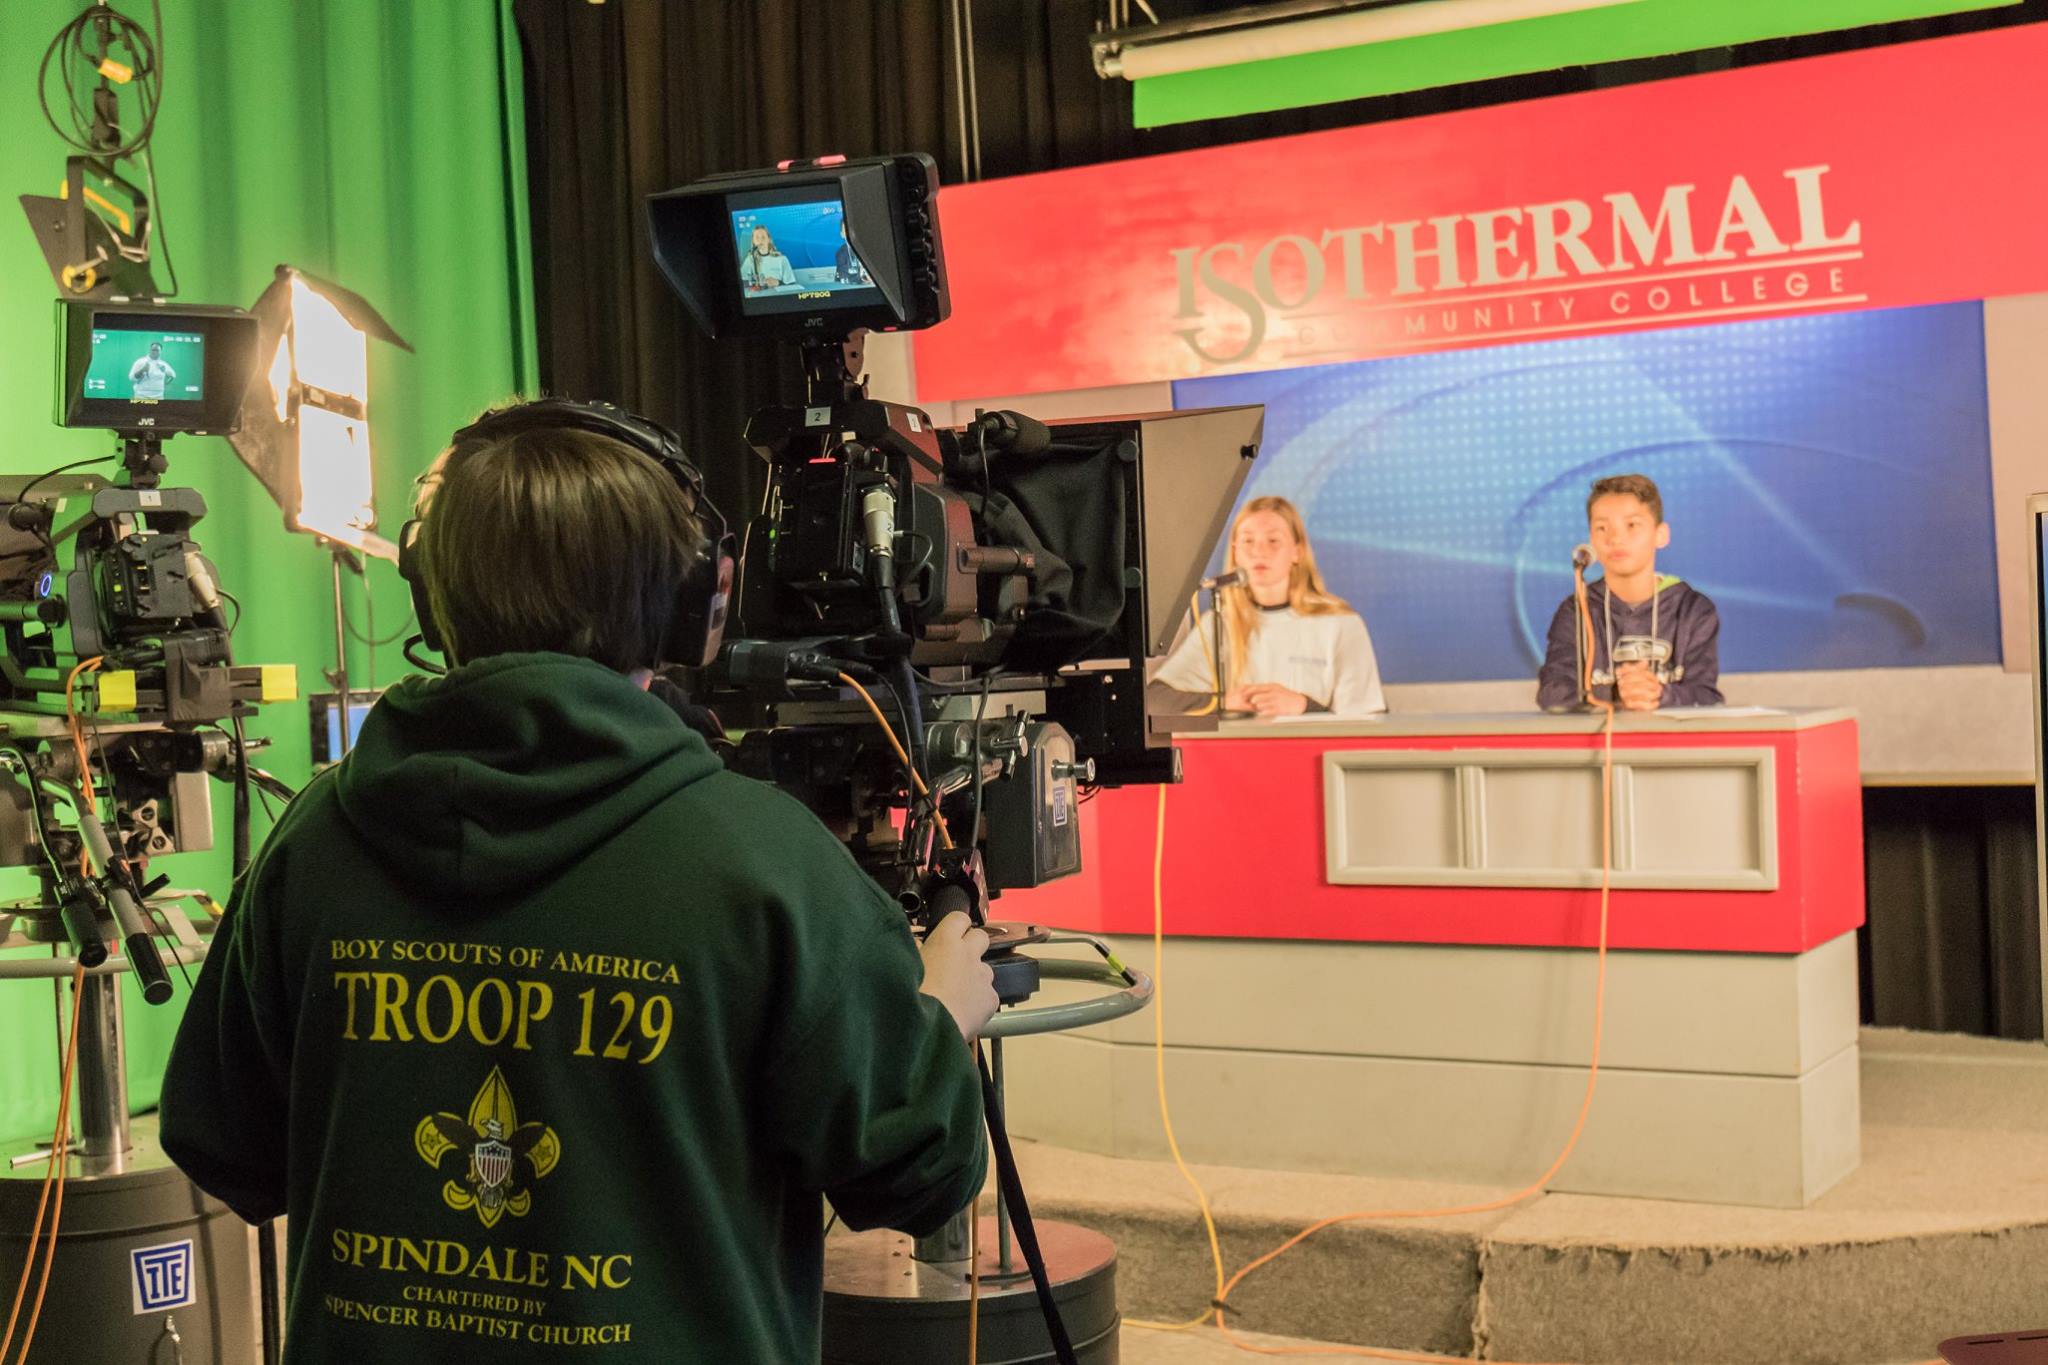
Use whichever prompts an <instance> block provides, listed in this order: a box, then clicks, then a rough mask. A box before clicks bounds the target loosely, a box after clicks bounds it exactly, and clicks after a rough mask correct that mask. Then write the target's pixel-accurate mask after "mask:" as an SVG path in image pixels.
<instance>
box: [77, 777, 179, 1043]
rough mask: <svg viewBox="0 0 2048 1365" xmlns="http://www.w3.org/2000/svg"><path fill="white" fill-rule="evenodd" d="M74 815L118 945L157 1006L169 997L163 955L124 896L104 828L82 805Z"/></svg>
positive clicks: (145, 922)
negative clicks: (101, 883) (99, 875)
mask: <svg viewBox="0 0 2048 1365" xmlns="http://www.w3.org/2000/svg"><path fill="white" fill-rule="evenodd" d="M78 813H79V821H78V832H79V834H81V835H82V836H84V838H85V846H86V848H87V849H89V850H90V851H91V852H92V860H93V862H94V864H95V865H97V866H98V867H99V869H100V870H101V871H102V872H103V873H104V874H105V875H106V882H105V885H106V892H107V900H108V902H109V903H110V904H111V905H112V906H113V908H114V923H115V924H116V925H118V926H119V927H120V930H121V942H122V944H123V945H124V946H125V947H126V948H127V951H128V961H129V964H130V965H131V966H132V967H134V969H135V979H136V981H137V982H139V983H140V984H141V986H142V998H143V999H144V1000H146V1001H148V1002H149V1003H150V1004H152V1005H161V1004H163V1003H164V1002H165V1001H166V1000H169V999H170V998H171V974H170V973H169V972H167V971H165V970H164V959H163V954H162V953H159V952H158V951H157V947H156V939H155V937H154V936H153V935H152V934H151V933H150V930H149V921H148V920H146V919H144V918H143V917H142V911H141V910H139V909H137V908H136V905H135V898H134V897H133V896H131V895H129V894H128V887H127V885H126V884H125V883H124V882H123V881H122V878H121V874H120V873H119V872H118V871H117V870H116V869H115V867H114V850H113V847H112V846H111V845H110V844H109V843H108V842H107V831H106V827H105V826H104V825H102V824H100V822H99V818H98V817H97V816H96V815H94V814H93V813H92V812H91V810H90V808H89V807H87V806H86V805H84V804H83V803H81V804H80V805H79V807H78Z"/></svg>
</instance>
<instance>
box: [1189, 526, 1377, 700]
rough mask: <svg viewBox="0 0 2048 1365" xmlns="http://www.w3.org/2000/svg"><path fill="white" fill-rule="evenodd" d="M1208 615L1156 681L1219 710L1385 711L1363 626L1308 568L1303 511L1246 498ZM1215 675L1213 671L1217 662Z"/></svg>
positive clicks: (1312, 565)
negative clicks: (1219, 633)
mask: <svg viewBox="0 0 2048 1365" xmlns="http://www.w3.org/2000/svg"><path fill="white" fill-rule="evenodd" d="M1223 568H1224V574H1225V576H1226V577H1228V576H1229V575H1231V574H1235V575H1237V581H1236V582H1235V583H1234V584H1233V585H1232V586H1230V587H1226V588H1221V589H1219V590H1218V592H1217V599H1218V603H1219V605H1220V607H1221V610H1222V615H1223V640H1222V649H1221V650H1220V651H1219V650H1218V648H1217V641H1216V634H1215V632H1216V622H1215V619H1214V618H1215V613H1214V612H1203V613H1202V617H1201V620H1200V621H1199V622H1197V623H1196V629H1194V630H1192V631H1189V632H1188V634H1187V636H1186V638H1184V639H1183V640H1182V641H1181V643H1180V646H1179V647H1178V648H1177V649H1175V650H1174V651H1173V653H1172V654H1170V655H1168V656H1167V659H1166V662H1165V663H1163V664H1161V665H1160V667H1159V671H1158V673H1157V674H1156V675H1154V677H1153V682H1154V684H1155V685H1159V686H1164V687H1166V688H1170V689H1172V690H1173V691H1175V692H1179V693H1183V694H1188V695H1189V696H1190V697H1191V698H1194V699H1199V698H1203V697H1217V698H1219V699H1220V702H1221V708H1222V710H1223V711H1224V712H1225V713H1229V712H1238V713H1241V714H1249V715H1257V716H1269V717H1270V716H1298V715H1302V714H1304V713H1307V712H1312V711H1315V712H1329V713H1331V714H1334V715H1341V716H1359V715H1371V714H1374V713H1376V712H1380V711H1384V710H1386V709H1387V703H1386V698H1385V696H1384V695H1383V694H1382V692H1381V689H1380V672H1379V663H1378V661H1377V660H1376V659H1375V658H1374V657H1373V652H1372V638H1371V637H1370V636H1369V635H1367V634H1366V629H1365V622H1364V620H1363V619H1362V618H1360V616H1359V615H1358V613H1357V612H1355V611H1353V610H1352V609H1351V607H1350V605H1349V604H1347V603H1346V602H1345V601H1344V599H1343V598H1341V597H1338V596H1337V595H1336V594H1335V593H1332V592H1331V591H1330V589H1329V587H1328V586H1327V585H1326V584H1325V583H1324V582H1323V575H1322V572H1321V570H1319V569H1318V568H1317V567H1316V557H1315V551H1314V550H1313V549H1311V548H1310V546H1309V540H1308V529H1307V527H1305V526H1304V525H1303V524H1302V520H1301V513H1300V512H1298V511H1296V510H1295V507H1294V504H1293V503H1291V502H1289V501H1288V500H1287V499H1285V498H1277V497H1259V498H1253V499H1252V500H1251V501H1249V502H1247V503H1246V504H1245V505H1244V506H1243V507H1242V508H1241V509H1239V511H1238V514H1237V518H1236V520H1235V521H1233V522H1232V523H1231V528H1230V541H1229V544H1228V546H1227V548H1226V550H1225V557H1224V563H1223ZM1219 652H1220V653H1221V654H1222V656H1223V660H1222V662H1223V671H1222V675H1221V676H1220V677H1218V676H1217V674H1216V656H1217V654H1218V653H1219Z"/></svg>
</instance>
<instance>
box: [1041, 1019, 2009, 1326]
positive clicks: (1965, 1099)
mask: <svg viewBox="0 0 2048 1365" xmlns="http://www.w3.org/2000/svg"><path fill="white" fill-rule="evenodd" d="M1862 1069H1863V1076H1862V1093H1863V1119H1864V1124H1863V1161H1862V1165H1861V1167H1860V1168H1859V1169H1858V1170H1857V1171H1856V1172H1855V1173H1854V1174H1853V1175H1851V1176H1850V1177H1849V1178H1848V1179H1847V1180H1845V1181H1843V1182H1842V1183H1841V1184H1840V1185H1838V1186H1836V1187H1835V1188H1834V1189H1832V1190H1830V1191H1829V1192H1828V1193H1827V1194H1826V1195H1824V1196H1822V1197H1821V1198H1820V1199H1819V1200H1818V1201H1816V1202H1815V1203H1814V1204H1813V1205H1812V1206H1811V1207H1809V1208H1806V1209H1803V1210H1783V1209H1757V1208H1743V1207H1735V1206H1728V1205H1710V1204H1682V1203H1672V1202H1664V1201H1656V1200H1637V1199H1612V1198H1601V1197H1595V1196H1586V1195H1548V1196H1542V1197H1539V1198H1536V1199H1533V1200H1530V1201H1528V1202H1526V1203H1524V1204H1522V1205H1519V1206H1517V1207H1516V1208H1514V1209H1511V1210H1507V1211H1503V1212H1496V1213H1490V1214H1486V1215H1479V1216H1469V1217H1464V1218H1455V1219H1445V1220H1437V1221H1417V1222H1382V1223H1364V1222H1358V1223H1347V1224H1342V1225H1339V1226H1337V1227H1334V1228H1332V1229H1330V1230H1329V1231H1327V1232H1324V1233H1321V1234H1319V1235H1318V1236H1316V1237H1314V1238H1312V1239H1310V1240H1309V1241H1308V1242H1306V1243H1304V1244H1303V1245H1302V1246H1300V1247H1299V1248H1297V1249H1296V1250H1294V1251H1292V1252H1290V1253H1289V1254H1288V1255H1286V1256H1284V1257H1282V1258H1281V1259H1280V1260H1278V1261H1276V1262H1274V1263H1273V1264H1272V1265H1270V1266H1268V1267H1266V1268H1265V1269H1263V1270H1261V1271H1259V1272H1258V1273H1257V1274H1255V1275H1254V1276H1252V1277H1251V1278H1249V1279H1247V1280H1246V1281H1245V1283H1244V1285H1243V1286H1242V1287H1241V1288H1240V1289H1238V1290H1237V1291H1235V1292H1234V1293H1233V1294H1232V1296H1231V1299H1232V1302H1233V1303H1235V1304H1236V1305H1238V1307H1239V1310H1240V1311H1239V1314H1238V1316H1237V1317H1235V1318H1234V1319H1233V1326H1235V1327H1237V1328H1239V1330H1241V1331H1242V1332H1244V1333H1245V1334H1247V1335H1248V1336H1250V1337H1251V1339H1253V1340H1256V1341H1263V1342H1266V1343H1267V1344H1282V1343H1279V1342H1277V1341H1275V1339H1274V1338H1272V1337H1261V1336H1259V1335H1258V1334H1260V1333H1272V1334H1278V1335H1279V1336H1282V1337H1285V1338H1287V1339H1288V1341H1287V1342H1286V1343H1284V1344H1295V1345H1307V1344H1311V1343H1314V1342H1328V1343H1342V1344H1356V1345H1370V1346H1376V1347H1383V1348H1390V1349H1392V1350H1395V1351H1428V1352H1440V1353H1443V1354H1446V1355H1450V1356H1455V1357H1466V1358H1478V1359H1484V1360H1497V1361H1522V1362H1585V1363H1586V1365H1593V1363H1594V1362H1602V1363H1605V1362H1615V1363H1616V1365H1703V1363H1704V1362H1715V1363H1716V1365H1737V1363H1744V1365H1746V1363H1748V1362H1755V1363H1756V1365H1789V1363H1790V1362H1812V1363H1814V1365H1822V1363H1823V1362H1825V1363H1829V1365H1896V1363H1900V1362H1917V1361H1926V1360H1931V1359H1933V1358H1934V1357H1935V1354H1936V1351H1935V1347H1936V1344H1937V1343H1938V1342H1940V1341H1941V1340H1943V1339H1945V1338H1947V1337H1950V1336H1955V1335H1960V1334H1965V1333H1974V1332H1992V1331H2012V1330H2023V1329H2028V1328H2034V1327H2043V1326H2048V1049H2043V1048H2042V1047H2041V1046H2039V1045H2037V1044H2026V1043H2005V1042H1996V1041H1991V1040H1985V1039H1976V1038H1961V1037H1951V1036H1944V1035H1930V1034H1913V1033H1906V1032H1900V1031H1892V1030H1867V1031H1865V1033H1864V1034H1863V1038H1862ZM1475 1121H1478V1120H1477V1119H1475ZM1190 1155H1199V1154H1195V1153H1191V1154H1190ZM1546 1156H1547V1154H1544V1153H1531V1163H1532V1166H1535V1167H1537V1168H1538V1169H1540V1166H1541V1163H1542V1162H1543V1161H1544V1160H1545V1159H1546ZM1019 1158H1020V1163H1021V1165H1022V1166H1023V1170H1024V1175H1025V1179H1026V1181H1027V1183H1028V1185H1029V1187H1030V1188H1031V1189H1032V1190H1033V1191H1035V1193H1034V1196H1033V1203H1034V1205H1035V1206H1036V1207H1037V1208H1038V1209H1039V1210H1040V1212H1041V1215H1042V1216H1046V1217H1055V1218H1063V1219H1067V1220H1070V1221H1073V1222H1077V1223H1080V1224H1083V1225H1085V1226H1088V1227H1092V1228H1095V1229H1097V1230H1099V1231H1102V1232H1105V1233H1107V1234H1109V1235H1110V1236H1111V1237H1113V1238H1115V1239H1116V1241H1117V1244H1118V1246H1119V1248H1120V1256H1121V1260H1120V1265H1119V1283H1120V1299H1121V1305H1122V1310H1123V1313H1124V1315H1125V1317H1126V1319H1130V1318H1137V1317H1157V1318H1168V1319H1175V1320H1178V1319H1184V1318H1186V1317H1188V1316H1190V1315H1192V1314H1193V1313H1194V1312H1196V1311H1198V1310H1199V1307H1200V1305H1201V1304H1203V1303H1204V1302H1206V1301H1207V1299H1208V1298H1209V1296H1210V1294H1211V1292H1212V1291H1213V1284H1212V1280H1213V1271H1212V1270H1211V1268H1210V1264H1209V1258H1208V1256H1207V1248H1206V1245H1205V1239H1204V1238H1203V1236H1202V1234H1201V1229H1200V1223H1199V1219H1198V1217H1197V1215H1196V1213H1195V1206H1194V1201H1193V1198H1192V1196H1191V1194H1190V1193H1189V1192H1188V1190H1187V1187H1186V1186H1185V1184H1184V1183H1183V1182H1182V1181H1181V1179H1180V1177H1179V1175H1178V1174H1177V1173H1176V1172H1175V1170H1174V1169H1173V1167H1172V1166H1171V1165H1167V1164H1163V1163H1153V1162H1143V1161H1126V1160H1118V1159H1114V1158H1107V1157H1100V1156H1094V1155H1089V1154H1083V1153H1077V1152H1071V1151H1064V1150H1060V1149H1056V1148H1051V1147H1047V1146H1044V1145H1040V1144H1030V1145H1027V1146H1023V1147H1020V1150H1019ZM1730 1159H1731V1160H1735V1159H1740V1154H1739V1153H1731V1154H1730ZM1196 1169H1197V1172H1198V1174H1199V1175H1200V1176H1201V1178H1202V1180H1203V1183H1204V1185H1205V1186H1206V1188H1207V1189H1208V1192H1209V1195H1210V1198H1211V1201H1212V1203H1213V1206H1214V1208H1215V1211H1216V1215H1217V1219H1218V1224H1219V1230H1220V1233H1221V1237H1222V1241H1223V1253H1224V1259H1225V1262H1226V1266H1227V1269H1229V1270H1231V1271H1235V1270H1236V1269H1237V1268H1238V1267H1239V1266H1241V1265H1243V1264H1244V1263H1245V1262H1247V1261H1249V1260H1251V1259H1252V1258H1253V1257H1255V1256H1258V1255H1260V1254H1262V1253H1264V1252H1266V1251H1268V1250H1270V1249H1271V1248H1273V1247H1274V1246H1276V1245H1278V1244H1279V1243H1280V1242H1281V1241H1283V1240H1285V1239H1286V1238H1287V1237H1288V1236H1290V1235H1291V1234H1293V1233H1294V1232H1296V1231H1298V1230H1299V1229H1300V1228H1301V1227H1303V1226H1306V1225H1307V1224H1308V1223H1310V1222H1313V1221H1315V1220H1317V1219H1319V1218H1322V1217H1324V1216H1327V1215H1329V1214H1332V1213H1340V1212H1344V1211H1348V1210H1355V1209H1382V1208H1414V1207H1440V1206H1447V1205H1453V1204H1468V1203H1477V1202H1484V1201H1485V1200H1486V1199H1487V1198H1488V1197H1489V1196H1491V1197H1498V1195H1499V1194H1500V1193H1503V1192H1502V1191H1494V1190H1487V1189H1484V1188H1475V1187H1453V1186H1441V1185H1426V1184H1418V1183H1415V1182H1394V1181H1379V1180H1371V1179H1364V1178H1358V1177H1350V1176H1330V1175H1312V1174H1302V1173H1294V1172H1268V1171H1251V1170H1243V1169H1232V1168H1224V1167H1205V1166H1197V1167H1196ZM1533 1174H1534V1172H1533V1171H1532V1175H1533ZM1248 1358H1250V1357H1248V1356H1246V1355H1245V1354H1243V1353H1241V1352H1239V1351H1237V1350H1236V1349H1234V1348H1233V1347H1231V1346H1230V1345H1229V1344H1228V1343H1226V1342H1224V1341H1222V1340H1221V1339H1219V1338H1218V1336H1217V1335H1216V1333H1215V1332H1214V1330H1213V1329H1204V1330H1201V1331H1197V1332H1188V1333H1174V1334H1168V1333H1160V1332H1151V1331H1143V1330H1138V1329H1133V1328H1127V1329H1126V1330H1125V1332H1124V1338H1123V1359H1124V1360H1125V1362H1126V1363H1127V1365H1168V1363H1169V1362H1171V1363H1172V1365H1182V1363H1183V1362H1185V1363H1186V1365H1209V1362H1222V1361H1227V1360H1239V1359H1248Z"/></svg>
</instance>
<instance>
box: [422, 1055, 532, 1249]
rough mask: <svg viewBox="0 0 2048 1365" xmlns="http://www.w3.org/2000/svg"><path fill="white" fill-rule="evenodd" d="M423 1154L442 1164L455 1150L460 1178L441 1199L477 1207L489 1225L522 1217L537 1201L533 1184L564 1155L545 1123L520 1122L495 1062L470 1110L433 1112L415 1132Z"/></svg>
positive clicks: (463, 1206)
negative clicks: (507, 1217)
mask: <svg viewBox="0 0 2048 1365" xmlns="http://www.w3.org/2000/svg"><path fill="white" fill-rule="evenodd" d="M412 1145H413V1150H414V1151H416V1152H418V1153H419V1154H420V1160H422V1161H424V1162H426V1163H427V1164H428V1165H429V1166H432V1167H433V1168H434V1169H435V1170H437V1171H438V1170H440V1169H441V1162H442V1161H443V1160H444V1159H445V1158H446V1157H447V1156H448V1154H449V1153H451V1152H453V1153H456V1154H457V1155H459V1156H460V1157H461V1158H462V1161H463V1171H462V1175H461V1178H460V1179H456V1180H450V1181H448V1182H447V1183H446V1184H444V1185H443V1186H442V1187H441V1200H442V1202H443V1203H445V1204H447V1205H448V1207H449V1208H451V1209H455V1210H457V1211H458V1212H466V1211H468V1210H470V1209H474V1210H476V1216H477V1218H478V1219H480V1220H481V1221H482V1223H483V1225H484V1226H485V1227H487V1228H488V1227H495V1226H496V1225H497V1222H498V1220H499V1219H500V1218H502V1217H504V1216H505V1215H506V1214H508V1213H509V1214H511V1215H512V1216H513V1217H515V1218H523V1217H525V1216H526V1211H527V1210H528V1209H529V1208H531V1207H532V1206H533V1191H532V1188H531V1187H532V1185H533V1183H534V1182H535V1181H536V1180H539V1179H541V1178H542V1177H543V1176H545V1175H546V1174H547V1173H548V1172H549V1171H552V1170H553V1169H554V1168H555V1163H556V1162H557V1161H559V1160H561V1158H562V1142H561V1139H560V1138H558V1137H556V1136H555V1130H554V1129H552V1128H550V1127H548V1126H547V1125H546V1124H544V1123H528V1124H521V1123H520V1122H519V1113H518V1110H517V1109H515V1108H514V1107H513V1104H512V1090H511V1087H509V1086H507V1085H506V1084H505V1076H504V1073H503V1072H501V1071H499V1070H498V1068H497V1067H492V1068H491V1074H490V1075H489V1076H487V1077H485V1078H484V1083H483V1087H482V1088H481V1089H480V1090H478V1091H477V1092H476V1098H475V1099H473V1100H471V1101H470V1102H469V1116H468V1117H467V1118H459V1117H457V1116H456V1115H454V1114H449V1113H439V1114H429V1115H427V1116H426V1117H425V1118H423V1119H421V1120H420V1121H419V1124H418V1126H417V1127H415V1128H414V1129H413V1132H412Z"/></svg>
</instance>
